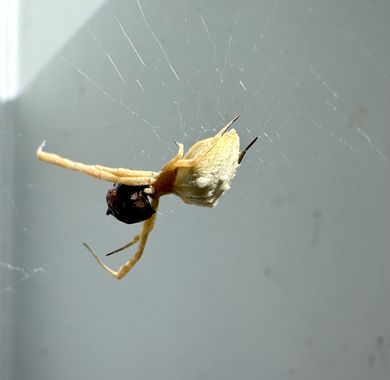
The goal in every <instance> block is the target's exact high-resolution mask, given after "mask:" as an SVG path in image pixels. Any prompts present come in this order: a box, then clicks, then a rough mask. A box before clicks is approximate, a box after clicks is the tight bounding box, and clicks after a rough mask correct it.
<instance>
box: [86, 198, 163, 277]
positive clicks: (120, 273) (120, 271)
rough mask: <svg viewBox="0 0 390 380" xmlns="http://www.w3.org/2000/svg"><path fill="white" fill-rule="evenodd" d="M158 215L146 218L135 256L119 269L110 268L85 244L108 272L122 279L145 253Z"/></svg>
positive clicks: (153, 205) (155, 200)
mask: <svg viewBox="0 0 390 380" xmlns="http://www.w3.org/2000/svg"><path fill="white" fill-rule="evenodd" d="M152 207H153V208H154V209H155V210H157V207H158V199H154V200H153V202H152ZM156 216H157V213H155V214H153V215H152V216H151V217H150V218H149V219H148V220H145V222H144V224H143V226H142V230H141V233H140V234H139V235H138V236H139V239H138V248H137V251H136V252H135V254H134V256H133V257H132V258H131V259H130V260H129V261H127V262H126V263H124V264H123V265H121V266H120V267H119V269H118V270H117V271H115V270H113V269H112V268H110V267H109V266H108V265H107V264H105V263H104V262H103V261H102V260H101V259H100V258H99V257H98V256H97V255H96V253H95V252H94V251H93V250H92V249H91V248H90V247H89V245H88V244H86V243H84V246H85V247H86V248H87V249H88V250H89V252H91V254H92V255H93V257H94V258H95V260H96V261H97V262H98V264H99V265H100V266H101V267H102V268H103V269H104V270H106V271H107V272H108V273H110V274H111V275H112V276H114V277H115V278H116V279H118V280H120V279H121V278H123V277H124V276H126V274H127V273H129V271H130V270H131V269H132V268H133V266H134V265H135V264H136V263H137V261H138V260H139V259H140V258H141V256H142V254H143V253H144V249H145V245H146V242H147V240H148V236H149V234H150V232H151V231H152V229H153V227H154V223H155V221H156ZM136 238H137V236H135V238H134V239H133V240H132V241H131V242H130V243H133V242H134V240H135V239H136ZM130 243H129V244H128V246H130V245H132V244H130ZM125 247H126V246H124V247H122V248H120V249H119V250H122V249H124V248H125Z"/></svg>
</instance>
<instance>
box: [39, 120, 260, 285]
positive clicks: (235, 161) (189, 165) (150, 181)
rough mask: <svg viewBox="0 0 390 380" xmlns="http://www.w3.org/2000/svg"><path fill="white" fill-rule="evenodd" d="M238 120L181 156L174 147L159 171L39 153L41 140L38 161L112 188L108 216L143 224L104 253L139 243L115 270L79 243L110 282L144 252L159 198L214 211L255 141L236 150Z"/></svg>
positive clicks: (108, 194) (128, 222) (117, 250)
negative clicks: (124, 241) (176, 199)
mask: <svg viewBox="0 0 390 380" xmlns="http://www.w3.org/2000/svg"><path fill="white" fill-rule="evenodd" d="M237 119H238V116H236V117H235V118H234V119H233V120H231V121H230V122H229V123H228V124H227V125H226V126H225V127H224V128H222V129H221V130H220V131H219V132H218V133H217V134H216V135H215V136H213V137H210V138H206V139H203V140H200V141H198V142H197V143H195V144H194V145H192V146H191V147H190V149H189V150H188V152H187V153H186V154H185V155H184V149H183V145H182V144H177V145H178V148H179V149H178V152H177V154H176V155H175V156H174V157H173V158H172V159H171V160H170V161H168V162H167V163H166V164H165V165H164V166H163V167H162V169H161V171H160V172H153V171H143V170H131V169H125V168H110V167H107V166H102V165H86V164H83V163H81V162H75V161H71V160H69V159H67V158H64V157H61V156H59V155H57V154H54V153H48V152H45V151H43V147H44V146H45V142H43V143H42V145H41V146H40V147H39V148H38V150H37V157H38V159H40V160H42V161H45V162H48V163H51V164H53V165H57V166H60V167H63V168H66V169H70V170H75V171H78V172H80V173H84V174H87V175H90V176H92V177H95V178H98V179H102V180H105V181H109V182H113V183H116V184H117V185H114V187H113V188H111V189H110V190H108V193H107V197H106V199H107V204H108V210H107V214H108V215H109V214H112V215H113V216H114V217H115V218H117V219H118V220H120V221H122V222H124V223H127V224H132V223H138V222H143V226H142V229H141V232H140V233H139V234H137V235H135V236H134V238H133V239H132V240H131V241H130V242H129V243H127V244H126V245H124V246H123V247H120V248H118V249H116V250H115V251H112V252H110V253H108V254H107V256H108V255H111V254H113V253H116V252H119V251H122V250H124V249H125V248H128V247H130V246H132V245H134V244H138V246H137V250H136V252H135V254H134V256H133V257H131V258H130V259H129V260H128V261H127V262H126V263H125V264H123V265H122V266H121V267H120V268H119V269H118V270H117V271H115V270H113V269H111V268H110V267H109V266H108V265H107V264H105V263H104V262H103V261H102V260H101V259H100V258H99V257H98V256H97V255H96V254H95V252H94V251H93V250H92V249H91V248H90V247H89V246H88V245H87V244H86V243H84V245H85V247H86V248H87V249H88V250H89V251H90V252H91V253H92V255H93V256H94V258H95V259H96V261H97V262H98V264H99V265H100V266H102V267H103V268H104V269H105V270H106V271H107V272H109V273H110V274H111V275H113V276H114V277H115V278H117V279H121V278H122V277H124V276H125V275H126V274H127V273H128V272H129V271H130V270H131V268H133V266H134V265H135V264H136V263H137V261H138V260H139V259H140V258H141V256H142V254H143V252H144V249H145V245H146V242H147V239H148V236H149V233H150V232H151V231H152V229H153V227H154V223H155V220H156V216H157V213H156V211H157V208H158V203H159V199H160V197H161V196H163V195H167V194H176V195H177V196H179V197H180V198H181V199H182V200H183V201H184V202H185V203H187V204H194V205H197V206H205V207H215V206H216V204H217V203H218V200H219V198H220V197H221V195H222V194H223V193H224V192H225V191H226V190H228V189H229V188H230V182H231V180H232V179H233V178H234V176H235V174H236V171H237V168H238V166H239V165H240V163H241V160H242V159H243V157H244V155H245V153H246V152H247V150H248V149H249V148H250V147H251V146H252V145H253V144H254V143H255V141H256V140H257V137H256V138H255V139H254V140H253V141H252V142H251V143H250V144H249V145H248V146H247V147H246V148H245V149H243V150H242V151H240V146H239V145H240V140H239V137H238V134H237V132H236V131H235V130H234V129H231V130H229V128H230V127H231V125H232V124H233V123H234V122H235V121H236V120H237Z"/></svg>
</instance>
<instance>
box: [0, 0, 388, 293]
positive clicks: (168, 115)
mask: <svg viewBox="0 0 390 380" xmlns="http://www.w3.org/2000/svg"><path fill="white" fill-rule="evenodd" d="M127 4H128V5H126V2H119V1H111V2H108V3H107V4H106V5H105V6H104V7H103V8H102V9H101V10H100V12H99V14H97V15H96V16H95V17H94V18H93V19H92V20H91V21H90V22H89V23H88V24H87V25H86V26H85V27H84V28H83V29H82V30H80V31H79V33H78V35H77V36H76V37H75V39H74V41H71V43H70V44H69V45H68V46H67V47H66V48H64V49H63V50H62V51H61V53H60V54H59V57H58V59H56V61H55V62H54V63H53V65H54V66H55V67H56V68H57V69H58V70H62V71H63V72H65V73H66V74H67V75H68V76H69V77H71V78H73V81H74V82H75V83H76V84H77V85H75V88H76V87H77V86H80V88H84V89H87V90H88V91H90V92H93V93H94V97H93V99H94V101H96V105H95V106H93V105H91V104H89V105H86V104H87V102H89V98H88V99H87V102H86V101H85V99H83V98H82V96H81V95H80V93H82V91H81V90H80V92H77V91H78V90H74V89H73V88H72V87H68V88H66V89H65V90H64V91H65V92H62V96H63V97H64V98H65V99H70V100H69V101H68V104H67V108H68V111H67V117H68V120H66V122H67V125H70V124H72V125H73V127H70V132H69V131H68V132H67V133H74V135H73V137H72V141H73V144H74V145H82V144H85V145H86V142H87V141H88V145H90V146H91V145H92V146H93V145H94V142H95V141H98V139H99V136H100V137H102V136H112V134H111V133H108V131H112V130H115V128H117V127H118V125H120V124H121V123H122V125H123V120H126V121H127V122H128V125H127V126H126V128H129V129H130V131H129V134H130V133H131V137H136V136H135V135H136V134H137V132H138V131H141V130H142V138H143V139H145V138H146V141H141V140H137V143H134V144H133V143H131V142H127V143H126V144H123V147H122V148H120V147H116V149H122V151H123V152H127V153H129V152H130V154H129V156H127V157H125V159H124V162H123V163H121V165H125V164H126V162H129V161H130V157H131V159H132V160H133V161H134V163H135V164H136V163H137V160H138V159H139V158H140V157H141V158H144V159H146V160H150V162H151V164H150V166H152V165H154V166H155V165H157V167H151V168H149V169H152V170H158V169H159V167H161V165H162V164H163V162H164V160H166V159H167V158H169V157H170V156H171V155H172V153H173V152H174V151H175V145H174V144H173V143H172V140H173V139H176V140H178V141H181V142H183V143H185V144H186V146H187V147H188V145H189V144H190V143H193V142H194V141H196V140H197V139H199V138H204V137H205V136H209V135H211V134H212V133H213V132H215V131H216V130H217V129H218V128H220V127H221V126H222V125H223V124H224V123H226V122H227V121H229V120H230V118H231V117H232V116H233V115H235V114H237V113H239V114H240V115H241V117H240V121H239V124H240V125H239V127H238V128H239V131H240V136H241V139H242V141H243V144H245V143H246V142H249V141H250V140H251V139H253V137H255V136H257V135H258V136H259V141H258V142H257V144H256V145H255V146H254V147H253V151H252V152H250V154H248V155H247V157H246V161H247V162H246V165H248V166H247V169H246V172H247V173H251V175H250V176H248V178H249V179H248V186H249V187H250V188H251V189H252V191H250V192H249V194H248V195H246V194H242V195H241V196H242V197H246V196H248V197H249V196H250V195H251V194H253V193H254V192H256V191H257V190H258V189H259V187H260V186H261V184H262V183H264V182H266V181H271V180H272V178H273V176H274V175H275V173H277V172H278V171H280V170H283V169H285V168H286V167H291V166H297V165H300V164H301V163H302V162H307V161H310V162H312V164H313V165H316V162H320V161H324V160H325V161H326V160H332V159H333V158H334V157H336V156H339V155H347V156H350V155H352V156H353V157H355V158H356V160H361V161H371V160H373V161H375V160H379V161H381V162H383V163H386V165H387V164H388V156H387V154H386V152H385V149H384V146H383V145H382V143H381V139H380V136H379V135H378V134H377V132H376V131H375V129H374V128H370V124H369V122H368V121H367V112H366V110H365V109H364V108H359V109H354V108H353V107H354V105H353V104H352V103H351V101H350V95H351V92H350V89H348V87H346V85H345V83H344V82H342V81H341V80H340V81H338V80H337V78H339V76H338V74H337V72H338V70H339V69H340V68H339V67H337V62H333V61H332V62H331V63H332V65H328V66H327V65H326V64H324V63H323V62H322V61H321V59H318V58H316V56H315V55H316V54H318V55H319V56H320V58H322V57H321V44H322V43H323V41H322V38H323V36H321V35H320V34H318V33H317V34H316V29H315V25H316V24H321V25H322V28H323V30H324V29H325V30H326V32H327V33H325V37H324V38H325V39H326V40H325V42H329V41H337V42H336V43H335V44H336V45H337V46H335V47H334V48H335V49H339V50H338V51H340V52H341V54H343V52H346V51H348V54H349V55H351V56H352V61H355V62H358V63H359V64H360V65H361V66H364V68H365V70H366V72H368V73H369V74H370V75H371V80H372V81H373V82H375V83H376V84H378V86H379V85H380V84H381V85H383V86H384V87H385V88H387V89H388V88H389V76H388V71H387V70H388V69H387V67H386V65H385V63H383V62H382V61H381V59H380V57H378V56H377V54H376V53H375V52H374V51H371V50H370V47H369V46H368V45H367V44H366V43H365V42H364V41H363V40H362V39H361V38H360V36H359V34H358V33H357V32H356V31H355V26H354V25H353V24H345V23H343V20H342V19H341V18H340V17H339V12H338V10H337V9H335V8H332V7H331V6H328V5H322V4H321V3H319V2H315V3H313V4H312V5H310V6H308V5H307V4H306V3H305V2H301V3H299V7H298V8H294V9H293V10H292V6H291V5H290V3H289V2H286V1H280V0H272V1H268V2H262V4H261V5H253V9H252V8H250V9H245V8H240V6H239V5H237V7H236V8H234V9H233V11H232V13H231V14H229V15H226V13H224V14H223V16H222V14H221V9H220V8H219V6H218V5H213V4H209V5H207V7H206V6H205V7H204V8H203V7H201V6H196V5H194V4H192V2H190V1H187V2H178V4H176V6H175V7H173V8H169V7H167V8H163V9H156V8H155V7H157V6H154V5H153V4H152V3H146V2H143V1H142V0H136V1H134V2H132V3H131V4H130V2H128V3H127ZM254 4H255V3H254ZM290 11H293V15H292V17H296V18H297V19H299V16H300V17H301V18H302V20H305V21H304V23H305V27H307V30H310V31H311V32H312V33H313V36H312V37H311V39H310V38H308V36H307V34H305V33H304V32H300V31H299V26H297V30H294V31H291V35H289V31H288V30H286V29H285V24H286V13H288V12H290ZM324 14H326V15H328V16H329V17H328V19H332V20H335V21H334V22H335V23H336V22H338V23H339V24H341V25H342V27H341V28H340V30H338V31H337V30H335V28H334V27H333V26H334V24H333V23H330V24H329V26H326V23H325V22H324V21H322V17H323V15H324ZM280 35H282V36H283V37H280ZM291 36H292V37H291ZM305 37H307V40H303V38H305ZM292 38H295V40H294V39H292ZM299 38H302V40H299ZM328 39H329V40H328ZM305 44H309V45H310V44H311V45H310V46H311V48H309V49H305ZM81 49H85V50H86V55H88V58H85V56H83V55H82V54H79V53H80V50H81ZM311 49H312V50H311ZM323 49H325V48H323ZM311 51H314V52H315V53H313V54H311V53H310V52H311ZM323 54H328V53H327V52H326V53H323ZM345 54H346V56H347V53H345ZM346 56H343V59H347V57H346ZM340 70H342V71H343V70H346V69H345V68H342V69H340ZM64 88H65V86H64ZM32 90H33V88H32ZM66 91H67V92H66ZM358 101H359V100H357V101H356V102H358ZM64 102H65V101H64ZM83 107H84V108H83ZM90 107H92V108H94V107H96V112H97V111H98V110H97V108H99V107H101V108H102V109H104V112H106V116H101V114H99V116H96V117H95V119H94V118H92V117H91V119H89V123H90V127H89V129H88V131H87V130H86V129H85V130H84V132H83V128H79V129H78V130H76V128H77V126H78V125H79V124H80V120H83V121H84V119H83V118H84V117H85V114H84V112H85V113H87V112H90V111H91V110H90V109H89V110H87V108H90ZM97 114H98V113H96V115H97ZM117 115H120V118H121V123H120V122H118V118H119V116H118V118H117ZM124 115H125V116H124ZM69 121H71V123H69ZM129 125H130V127H129ZM72 128H73V129H72ZM85 128H87V127H85ZM105 132H106V133H107V135H104V133H105ZM95 136H96V140H95ZM123 136H127V135H126V134H124V135H122V137H123ZM44 137H46V136H44ZM112 138H115V136H113V137H112ZM305 139H307V140H308V142H309V143H308V146H307V147H306V148H305V149H303V150H301V149H297V148H296V145H295V144H296V142H301V143H302V142H304V141H305ZM103 140H104V138H103ZM324 141H325V142H326V143H325V144H324ZM49 143H50V142H49ZM96 144H100V145H97V146H96V149H97V153H96V157H97V159H98V158H99V155H98V153H99V152H98V151H99V150H100V152H102V151H104V152H105V154H106V157H107V156H108V155H109V153H108V152H109V151H110V150H112V148H113V147H112V145H110V144H109V143H108V142H107V140H106V142H105V143H102V142H100V143H96ZM118 145H119V146H120V142H119V143H118ZM329 146H332V149H331V150H329V149H327V147H329ZM89 160H90V161H92V160H93V158H92V157H90V158H89ZM152 162H153V164H152ZM102 163H103V164H105V162H102ZM107 164H108V163H107ZM139 169H148V168H142V167H141V168H139ZM259 178H260V179H259ZM76 181H77V180H76ZM61 183H63V181H62V180H54V181H53V182H45V183H42V182H34V181H33V180H32V181H30V182H29V183H27V184H26V186H27V189H29V190H30V191H31V192H32V193H34V196H37V194H39V192H40V191H41V190H42V189H43V188H44V187H45V188H47V187H48V188H52V189H54V188H56V187H57V186H58V185H59V184H61ZM1 186H2V187H1V189H0V191H1V192H2V195H3V198H6V199H8V200H9V203H8V205H9V207H10V208H11V209H12V210H13V212H14V214H15V215H19V213H20V210H19V209H18V205H17V204H16V202H15V199H14V198H13V195H12V193H13V190H14V189H9V187H8V186H7V185H6V184H5V183H2V185H1ZM84 198H85V197H84ZM96 209H97V206H91V205H89V206H85V207H84V208H82V209H81V210H79V209H76V208H75V209H73V210H71V211H68V212H67V213H63V214H60V215H56V216H55V217H54V218H59V219H61V218H65V219H67V218H68V217H69V216H70V215H71V216H77V215H79V214H80V213H81V214H83V213H87V214H89V213H93V212H94V211H95V210H96ZM171 211H172V209H171ZM162 212H163V211H162ZM166 212H169V211H166ZM172 212H175V210H174V209H173V211H172ZM50 220H52V219H50V218H47V217H40V216H37V217H36V221H35V222H34V224H33V223H31V224H28V223H27V224H26V225H25V227H23V228H26V230H31V231H30V233H31V235H32V236H33V238H34V239H37V235H36V234H37V232H34V231H37V225H38V226H39V225H40V226H42V225H45V224H47V223H48V222H50ZM21 232H22V233H23V230H22V231H21ZM10 239H11V238H10V236H9V235H5V234H1V233H0V240H3V241H5V242H7V243H9V242H10ZM0 267H1V271H4V272H5V271H12V272H15V273H16V274H17V275H18V276H17V277H16V278H18V280H17V282H24V283H26V282H27V281H28V280H29V279H31V278H33V277H34V276H38V275H40V274H42V273H44V272H45V269H44V268H43V267H41V265H37V266H36V267H34V266H32V267H27V266H20V265H16V264H11V263H9V262H7V261H3V260H2V258H1V256H0ZM13 281H14V280H12V281H11V282H9V283H4V284H3V283H2V284H1V288H0V291H2V292H3V291H9V290H10V289H12V288H13V287H14V286H15V283H14V282H13Z"/></svg>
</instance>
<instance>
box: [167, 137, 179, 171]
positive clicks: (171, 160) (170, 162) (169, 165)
mask: <svg viewBox="0 0 390 380" xmlns="http://www.w3.org/2000/svg"><path fill="white" fill-rule="evenodd" d="M175 143H176V145H177V147H178V148H179V150H178V152H177V154H176V156H174V157H173V158H171V159H170V160H169V161H168V162H167V163H166V164H165V165H164V166H163V168H162V171H166V170H169V169H170V168H171V167H172V166H173V165H174V164H175V162H177V161H178V160H180V159H181V158H182V157H183V154H184V147H183V144H180V143H178V142H177V141H175Z"/></svg>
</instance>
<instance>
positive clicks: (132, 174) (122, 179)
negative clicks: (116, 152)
mask: <svg viewBox="0 0 390 380" xmlns="http://www.w3.org/2000/svg"><path fill="white" fill-rule="evenodd" d="M44 146H45V141H44V142H43V143H42V144H41V146H40V147H39V148H38V150H37V157H38V159H40V160H41V161H45V162H48V163H50V164H53V165H57V166H60V167H62V168H65V169H70V170H74V171H77V172H79V173H83V174H87V175H89V176H91V177H95V178H98V179H102V180H104V181H109V182H116V183H121V184H123V185H129V186H140V185H145V184H149V185H153V183H154V180H155V178H156V177H157V175H158V173H156V172H153V171H143V170H130V169H125V168H110V167H107V166H102V165H86V164H83V163H82V162H75V161H72V160H69V159H68V158H64V157H61V156H59V155H58V154H55V153H48V152H45V151H44V150H43V147H44Z"/></svg>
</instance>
